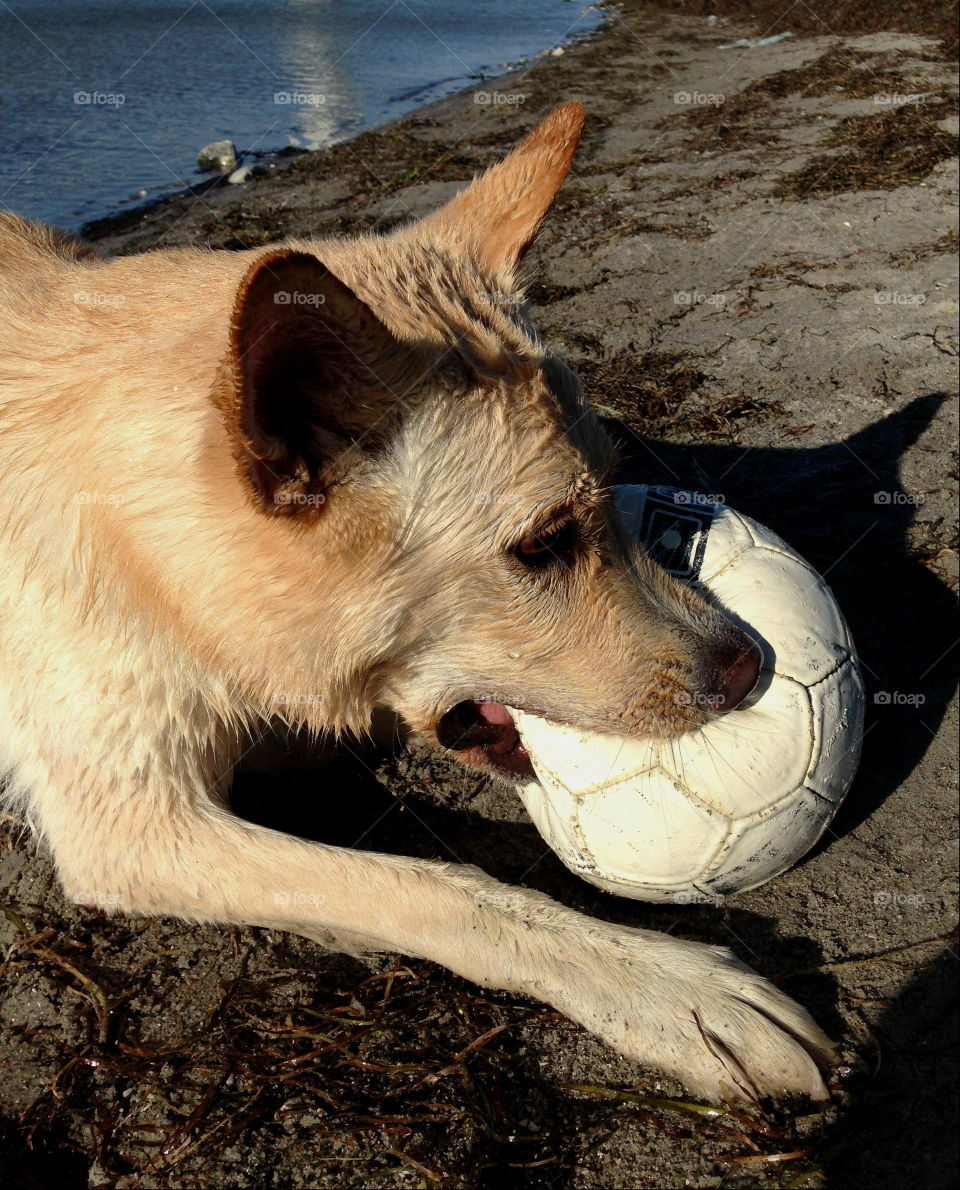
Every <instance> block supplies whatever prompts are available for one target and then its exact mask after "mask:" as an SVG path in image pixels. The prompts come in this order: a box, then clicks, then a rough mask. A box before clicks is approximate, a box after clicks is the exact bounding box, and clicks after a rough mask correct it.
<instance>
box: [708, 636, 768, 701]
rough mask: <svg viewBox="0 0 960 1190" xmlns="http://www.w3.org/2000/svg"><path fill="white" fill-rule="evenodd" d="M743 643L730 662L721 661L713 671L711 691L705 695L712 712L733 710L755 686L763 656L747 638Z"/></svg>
mask: <svg viewBox="0 0 960 1190" xmlns="http://www.w3.org/2000/svg"><path fill="white" fill-rule="evenodd" d="M744 642H745V644H744V647H743V648H742V649H740V650H739V652H737V653H736V654H735V656H734V657H733V659H732V660H731V661H722V662H721V663H720V664H719V665H718V666H717V668H716V670H715V680H714V681H713V682H712V683H711V686H712V690H711V693H710V694H708V695H707V702H708V703H709V704H710V707H711V709H712V710H714V711H718V712H720V713H724V712H726V711H732V710H734V709H735V708H736V707H738V706H739V705H740V704H741V703H742V702H743V700H744V699H745V698H746V697H747V695H748V694H750V692H751V691H752V690H753V688H754V687H755V686H756V684H757V680H758V678H759V677H760V666H761V665H762V664H763V654H762V653H761V652H760V649H759V647H758V646H757V645H756V643H755V642H754V641H752V640H750V639H749V637H744Z"/></svg>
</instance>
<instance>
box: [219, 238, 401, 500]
mask: <svg viewBox="0 0 960 1190" xmlns="http://www.w3.org/2000/svg"><path fill="white" fill-rule="evenodd" d="M403 354H404V353H401V352H399V351H398V350H397V344H396V342H395V340H394V339H393V337H392V336H391V334H390V332H389V331H388V330H387V329H386V327H385V326H384V325H383V323H382V322H381V321H380V320H379V319H378V318H377V317H376V315H375V314H374V313H373V311H372V310H371V309H370V307H369V306H367V305H366V303H365V302H363V301H361V300H360V298H358V297H357V295H356V294H355V293H354V292H353V291H352V290H351V289H350V288H349V287H348V286H346V285H344V284H343V282H342V281H340V280H338V279H337V278H336V277H335V276H334V275H333V274H332V273H331V272H330V271H329V269H327V268H326V266H325V265H323V264H322V263H321V262H320V261H319V260H318V259H317V258H316V257H315V256H311V255H309V254H308V253H305V252H295V251H292V250H290V249H280V250H277V251H275V252H271V253H269V254H268V255H265V256H262V257H260V259H259V260H257V261H256V262H255V263H254V264H253V265H252V266H251V267H250V269H249V270H248V272H247V274H246V276H245V277H244V278H243V281H242V282H241V284H240V288H239V290H238V292H237V298H236V302H235V305H234V310H233V317H232V320H231V325H230V351H229V355H228V358H227V360H226V362H225V365H224V367H223V368H222V369H221V372H220V375H219V376H218V381H217V386H216V389H215V392H214V399H215V403H216V404H217V406H218V408H219V409H220V412H221V414H222V415H223V419H224V424H225V426H226V429H227V432H228V434H229V435H230V439H231V444H232V448H233V455H234V459H235V461H236V463H237V467H238V469H239V472H240V475H241V477H242V478H243V480H244V482H245V484H246V486H247V488H248V494H249V495H250V497H251V499H252V500H253V502H254V503H255V505H256V506H257V507H258V508H260V509H261V511H263V512H265V513H268V514H271V515H275V516H286V517H294V518H297V519H299V520H310V519H313V518H315V517H316V516H318V515H319V513H320V512H321V510H322V508H323V506H324V504H325V503H326V500H327V496H328V493H329V491H330V488H331V487H332V486H333V485H334V484H336V483H337V482H338V481H340V480H341V479H342V478H343V477H344V475H345V474H346V473H347V471H349V470H350V469H351V468H352V467H353V466H355V465H356V464H357V463H358V462H360V461H362V459H363V458H364V457H365V456H366V455H367V454H368V452H370V451H371V450H374V449H376V447H377V446H378V445H380V444H381V443H382V442H383V441H384V439H385V436H386V434H387V433H388V431H389V429H390V427H391V426H392V422H393V419H392V418H391V408H396V407H397V406H399V405H400V399H399V398H400V395H401V394H400V392H399V386H402V385H403V383H404V378H403V376H402V375H401V374H400V372H399V363H398V361H399V359H400V358H401V356H402V355H403ZM407 354H409V353H407ZM394 386H398V387H394Z"/></svg>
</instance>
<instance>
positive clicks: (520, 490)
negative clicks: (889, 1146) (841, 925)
mask: <svg viewBox="0 0 960 1190" xmlns="http://www.w3.org/2000/svg"><path fill="white" fill-rule="evenodd" d="M582 123H583V110H582V108H581V107H580V105H579V104H575V103H570V104H566V105H565V106H563V107H561V108H559V109H557V110H556V111H555V112H553V114H552V115H550V116H549V117H548V118H547V119H545V120H544V121H543V122H542V123H541V124H540V125H539V126H538V127H537V128H536V129H535V130H534V131H533V132H532V133H530V135H529V136H527V138H526V139H525V140H524V141H523V142H522V143H521V144H520V145H519V146H518V147H517V148H515V149H514V150H513V152H511V153H510V154H509V155H508V156H507V157H506V158H505V159H504V160H502V161H501V162H499V163H498V164H496V165H494V166H493V167H492V168H490V169H489V170H488V171H487V172H486V173H484V174H482V175H481V176H479V177H478V178H476V179H475V180H474V181H473V182H472V183H471V184H470V185H469V186H468V187H467V188H465V189H463V190H462V191H461V192H460V193H458V194H457V195H456V196H455V197H454V198H453V199H452V200H451V201H450V202H448V203H447V205H446V206H444V207H442V208H441V209H440V210H438V211H436V212H435V213H433V214H431V215H429V216H427V217H426V218H424V219H422V220H421V221H420V222H418V223H415V224H412V225H409V226H405V227H403V228H401V229H399V230H396V231H393V232H391V233H389V234H386V235H366V236H362V237H360V238H357V239H349V240H291V241H287V242H284V243H282V244H279V245H274V246H271V247H266V248H256V249H252V250H249V251H240V252H217V251H210V250H205V249H185V250H159V251H152V252H147V253H145V254H143V255H139V256H130V257H123V258H119V259H114V260H109V259H106V258H104V257H102V256H100V255H99V254H97V253H96V252H95V251H93V250H92V249H91V248H89V247H86V246H84V245H83V244H81V243H79V242H78V241H76V240H73V239H71V238H70V237H69V236H68V235H66V234H65V233H63V232H59V231H56V230H54V229H51V228H48V227H44V226H40V225H36V224H32V223H29V222H27V221H25V220H22V219H19V218H17V217H16V216H13V215H5V216H3V217H2V221H0V320H2V325H3V331H2V344H3V346H2V349H0V409H2V415H0V485H2V490H3V501H2V509H3V514H2V525H0V557H2V563H0V603H2V616H0V723H2V729H0V738H2V761H3V767H4V770H5V772H6V774H7V778H6V786H7V793H6V796H7V798H8V799H10V801H11V803H12V805H13V806H14V808H15V810H16V812H17V813H19V814H21V815H22V816H23V817H24V818H25V819H26V820H27V821H28V822H29V823H30V825H31V826H32V827H33V828H34V829H35V831H36V833H37V834H38V836H40V837H41V838H42V840H43V841H44V842H45V844H46V845H47V846H48V847H49V849H50V851H51V853H52V855H53V858H54V860H55V863H56V867H57V871H58V874H59V878H60V880H61V882H62V885H63V888H64V890H65V893H66V895H67V896H68V897H70V898H71V899H73V900H74V901H76V902H78V903H81V904H87V905H92V906H97V907H99V908H101V909H103V910H109V911H112V912H117V911H120V912H124V913H128V914H134V915H143V914H166V915H172V916H176V917H180V918H184V919H187V920H191V921H203V922H224V923H241V924H250V925H257V926H264V927H269V928H271V929H280V930H290V931H294V932H297V933H299V934H302V935H305V936H306V937H308V938H311V939H314V940H316V941H317V942H319V943H321V944H323V945H324V946H326V947H331V948H337V949H341V950H345V951H348V952H353V953H369V952H377V951H400V952H403V953H405V954H407V955H411V956H416V957H421V958H424V959H429V960H432V961H433V962H436V963H441V964H443V965H445V966H446V967H448V968H449V969H450V970H452V971H454V972H456V973H458V974H459V975H461V976H463V977H465V978H466V979H469V980H472V981H474V982H475V983H478V984H481V985H484V986H487V987H494V988H500V989H506V990H509V991H511V992H513V993H517V994H521V995H524V996H528V997H533V998H538V999H540V1000H542V1001H545V1002H547V1003H548V1004H551V1005H553V1006H554V1007H555V1008H556V1009H558V1010H560V1011H561V1012H563V1013H565V1014H566V1015H567V1016H569V1017H571V1018H572V1019H573V1020H574V1021H577V1022H579V1023H580V1024H581V1025H582V1026H584V1027H585V1028H587V1029H588V1030H591V1031H592V1032H593V1033H595V1034H596V1035H598V1036H599V1037H600V1038H602V1039H603V1040H604V1041H605V1042H607V1043H608V1044H609V1045H610V1046H612V1047H614V1048H615V1049H617V1050H619V1051H620V1052H621V1053H623V1054H626V1055H628V1056H630V1057H631V1058H634V1059H637V1060H639V1061H641V1062H643V1063H646V1064H648V1065H651V1066H654V1067H658V1068H660V1069H661V1070H663V1071H665V1072H666V1073H668V1074H670V1075H673V1076H675V1077H677V1078H679V1079H680V1080H682V1082H683V1083H684V1084H686V1086H687V1087H688V1088H689V1089H690V1091H691V1092H693V1093H695V1094H698V1095H701V1096H704V1097H708V1098H711V1099H716V1098H717V1097H718V1096H721V1095H722V1094H723V1093H724V1088H726V1087H729V1088H731V1089H732V1091H733V1093H735V1094H739V1095H741V1096H744V1097H748V1098H749V1097H751V1096H753V1097H755V1096H757V1095H760V1094H779V1093H792V1094H804V1095H807V1096H811V1097H814V1098H822V1097H823V1096H825V1095H826V1090H825V1086H824V1082H823V1078H822V1074H821V1067H822V1066H825V1065H827V1064H829V1063H830V1061H831V1060H832V1058H833V1052H832V1048H831V1044H830V1042H829V1040H828V1039H827V1037H826V1036H825V1035H824V1034H823V1033H822V1032H821V1030H820V1029H819V1028H818V1027H817V1025H816V1024H815V1023H814V1022H813V1020H812V1019H811V1018H810V1016H809V1015H808V1014H807V1013H806V1011H805V1010H804V1009H803V1008H801V1007H800V1006H799V1005H797V1004H795V1003H794V1002H793V1001H791V1000H790V999H788V998H787V997H786V996H785V995H783V994H782V993H781V992H779V991H778V990H777V989H775V988H774V987H773V986H772V985H771V984H769V983H768V982H766V981H765V980H764V979H762V978H761V977H760V976H759V975H758V974H756V973H755V972H753V971H752V970H750V969H749V968H748V967H745V966H744V965H742V964H741V963H740V962H739V961H738V960H737V959H735V958H734V956H733V955H731V954H730V953H729V952H728V951H726V950H723V949H720V948H716V947H709V946H704V945H701V944H698V943H694V942H687V941H680V940H677V939H675V938H672V937H668V936H666V935H662V934H658V933H654V932H648V931H643V930H638V929H629V928H625V927H621V926H618V925H613V924H610V923H607V922H604V921H600V920H595V919H591V918H588V917H586V916H584V915H582V914H579V913H576V912H574V911H572V910H570V909H568V908H565V907H564V906H562V905H560V904H557V903H555V902H553V901H551V900H549V899H548V898H547V897H545V896H543V895H541V894H539V893H536V892H533V891H529V890H527V889H524V888H514V887H509V886H506V885H503V884H500V883H498V882H496V881H495V880H494V879H492V878H491V877H489V876H488V875H486V874H485V873H483V872H482V871H480V870H478V869H476V868H473V867H467V866H458V865H452V864H448V863H441V862H428V861H425V860H416V859H409V858H400V857H396V856H391V855H379V854H373V853H366V852H362V851H357V850H351V849H347V848H340V847H333V846H327V845H325V844H323V843H320V842H308V841H304V840H301V839H298V838H294V837H290V836H287V835H284V834H282V833H279V832H276V831H272V830H269V829H266V828H262V827H260V826H256V825H252V824H250V823H248V822H245V821H243V820H241V819H239V818H237V817H235V816H234V815H232V814H231V812H230V809H229V804H228V793H229V787H230V779H231V774H232V773H233V771H234V769H235V767H236V766H237V764H238V762H239V761H240V759H241V757H242V756H243V754H244V751H245V749H246V748H247V746H248V743H249V740H250V739H251V738H252V737H253V736H254V735H255V734H256V733H257V731H258V730H259V729H260V727H261V726H262V725H263V724H265V723H269V722H275V721H276V720H277V718H278V717H279V718H280V719H283V720H285V721H287V722H289V723H291V724H294V725H296V726H298V727H300V728H303V729H305V730H307V731H308V732H313V733H316V734H317V735H319V734H320V733H324V732H334V733H342V732H347V731H350V732H361V733H362V732H363V731H364V730H365V728H366V727H367V725H368V724H369V722H370V719H371V715H372V713H373V712H374V710H375V709H376V708H380V707H387V708H391V709H392V711H393V712H395V713H396V714H398V715H399V716H401V717H402V719H403V720H404V721H405V722H406V723H407V724H408V725H410V727H411V728H412V729H414V730H416V731H418V732H420V733H422V734H423V735H424V736H425V737H426V738H427V739H428V740H430V741H432V742H433V743H435V744H437V745H438V746H441V747H446V748H447V749H449V750H451V751H452V754H453V755H454V756H456V757H457V758H459V759H460V760H461V761H462V762H464V763H465V764H468V765H474V766H479V767H481V768H483V769H485V770H487V771H488V772H491V773H493V774H494V775H496V776H499V777H501V778H504V779H506V780H508V781H509V780H512V779H516V778H517V776H518V775H520V774H527V773H529V772H530V771H531V769H530V761H529V758H528V757H527V756H526V754H525V752H524V750H523V747H522V744H521V742H520V740H519V736H518V734H517V732H516V729H515V728H514V726H513V724H512V721H511V718H510V714H509V711H508V710H507V709H506V708H507V707H510V706H512V707H519V708H523V709H526V710H529V711H532V712H535V713H536V714H538V715H541V716H545V717H547V718H550V719H553V720H556V721H558V722H562V723H567V724H570V725H573V726H575V727H578V728H584V729H590V730H593V731H607V732H616V733H621V734H627V735H634V736H657V737H661V738H670V737H674V736H677V735H679V734H681V733H683V732H685V731H689V730H691V729H694V728H696V727H698V726H700V725H702V723H703V722H705V721H706V719H707V718H708V717H710V716H712V715H715V714H718V713H720V710H721V708H729V707H731V706H734V705H736V703H737V702H738V701H739V700H740V699H741V698H742V697H743V696H744V694H746V693H747V691H749V689H750V688H751V687H752V685H753V683H754V681H755V679H756V676H757V664H758V662H757V657H756V647H755V645H753V643H752V642H751V641H750V640H749V639H748V638H746V637H745V636H744V635H743V634H742V632H740V630H739V629H737V628H736V627H735V626H734V625H733V624H732V623H730V622H729V621H728V620H727V619H726V618H725V617H724V616H723V615H722V614H721V613H720V612H719V611H718V610H717V609H716V608H714V607H713V606H711V605H709V604H708V603H707V602H705V601H704V599H703V598H701V596H700V595H699V594H697V593H696V592H695V591H693V590H691V589H690V588H688V587H685V586H683V585H681V584H680V583H678V582H677V581H675V580H674V579H672V578H671V577H670V576H668V575H667V574H666V572H664V571H663V570H661V569H660V568H659V567H658V566H656V565H655V564H654V563H653V562H652V561H651V560H650V559H648V558H647V557H646V556H645V555H644V554H643V553H642V552H641V551H640V550H639V549H638V547H637V546H636V545H635V544H634V543H633V541H632V540H631V539H630V537H629V535H628V534H627V532H626V529H625V527H624V525H623V523H622V522H621V521H620V519H619V516H618V514H617V512H616V511H615V509H614V506H613V501H612V497H611V491H610V479H611V475H612V469H613V467H614V465H615V454H614V450H613V447H612V445H611V443H610V440H609V439H608V437H607V435H606V433H605V431H604V430H603V429H602V428H601V426H600V424H599V422H598V420H597V418H596V417H595V416H594V414H593V413H592V412H591V410H590V406H589V405H588V404H587V402H586V400H585V398H584V396H583V394H582V393H581V390H580V387H579V384H578V382H577V380H576V378H575V376H574V375H573V373H572V372H571V371H570V370H569V369H568V368H567V367H566V366H565V365H564V364H563V363H562V361H561V360H560V359H559V358H557V356H556V355H555V354H554V353H553V352H551V351H550V350H549V349H548V348H547V347H545V346H544V345H543V343H541V342H540V341H539V340H538V339H537V337H536V334H535V332H534V330H533V328H532V326H531V324H530V321H529V316H528V312H527V309H526V307H525V305H524V303H523V300H522V286H521V274H520V268H521V261H522V258H523V255H524V253H525V251H526V250H527V248H528V247H529V245H530V244H531V242H532V241H533V239H534V237H535V235H536V234H537V231H538V229H539V227H540V224H541V221H542V220H543V218H544V216H545V214H546V212H547V210H548V208H549V207H550V205H551V203H552V201H553V199H554V197H555V195H556V193H557V191H558V189H559V187H560V185H561V183H562V181H563V179H564V177H565V175H566V174H567V172H568V170H569V168H570V164H571V160H572V157H573V153H574V149H575V147H576V144H577V141H578V139H579V135H580V130H581V127H582ZM491 493H492V494H493V495H490V494H491ZM478 494H487V495H484V496H482V497H481V496H479V495H478ZM481 692H482V693H481ZM678 695H683V697H678ZM277 890H283V894H284V895H278V891H277Z"/></svg>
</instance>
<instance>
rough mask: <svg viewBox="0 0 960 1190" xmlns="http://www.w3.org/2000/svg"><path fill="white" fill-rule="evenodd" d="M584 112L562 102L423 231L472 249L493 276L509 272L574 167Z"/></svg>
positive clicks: (431, 218)
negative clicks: (561, 105) (561, 104)
mask: <svg viewBox="0 0 960 1190" xmlns="http://www.w3.org/2000/svg"><path fill="white" fill-rule="evenodd" d="M583 116H584V113H583V105H582V104H579V103H565V104H564V105H563V107H558V108H557V109H556V111H554V112H551V114H550V115H549V116H547V118H546V119H545V120H544V121H542V123H540V124H538V125H537V127H536V128H534V130H533V131H532V132H531V133H530V135H529V136H528V137H527V138H526V140H524V141H521V143H520V144H519V145H517V147H516V148H515V149H514V150H513V152H512V153H510V154H509V155H508V156H507V157H505V158H504V159H503V161H501V162H499V163H498V164H497V165H494V166H493V167H492V168H491V169H488V170H487V172H486V173H485V174H481V176H480V177H479V178H476V179H475V180H474V181H473V182H472V183H471V184H470V185H469V186H468V187H467V188H466V190H461V191H460V193H459V194H457V195H456V196H455V197H454V198H453V199H451V200H450V202H448V203H447V205H446V206H444V207H441V208H440V210H439V211H435V212H434V213H433V214H432V215H428V216H427V217H426V218H425V219H423V220H422V221H421V223H420V224H419V227H418V231H419V232H420V233H427V234H428V235H430V236H431V237H436V238H442V239H443V240H444V241H446V242H451V243H453V244H454V245H456V246H457V247H459V248H461V249H463V250H466V251H468V252H470V253H471V255H472V256H473V257H474V259H475V260H476V261H477V263H478V264H479V265H480V267H481V268H483V269H484V270H485V271H486V272H488V273H490V274H491V275H493V276H496V275H497V274H502V273H509V272H510V271H511V270H512V269H513V268H514V267H515V266H516V264H517V263H518V261H519V260H520V258H521V257H522V256H523V254H524V252H526V250H527V248H529V246H530V244H531V243H532V242H533V240H534V238H535V237H536V234H537V231H538V230H539V228H540V224H541V223H542V222H543V217H544V215H546V213H547V211H548V210H549V209H550V206H551V204H552V203H553V200H554V198H556V195H557V191H558V190H559V189H560V186H561V183H562V182H563V179H564V178H565V177H566V176H567V174H568V172H569V171H570V164H571V162H572V161H573V154H574V152H575V150H576V147H577V143H578V142H579V140H580V133H581V130H582V129H583Z"/></svg>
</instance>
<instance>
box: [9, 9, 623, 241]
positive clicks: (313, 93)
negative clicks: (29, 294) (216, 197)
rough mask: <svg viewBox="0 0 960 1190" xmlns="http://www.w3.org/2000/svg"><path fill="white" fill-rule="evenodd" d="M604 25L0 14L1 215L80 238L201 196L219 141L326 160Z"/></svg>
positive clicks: (138, 12) (548, 14)
mask: <svg viewBox="0 0 960 1190" xmlns="http://www.w3.org/2000/svg"><path fill="white" fill-rule="evenodd" d="M600 19H601V18H600V15H599V13H598V12H597V10H596V9H595V8H594V7H592V6H591V5H589V4H588V3H587V2H586V0H484V3H483V4H478V3H476V2H475V0H474V2H469V0H379V2H374V0H192V2H191V0H182V2H178V3H172V2H170V0H3V2H2V3H0V128H2V143H0V206H2V207H6V208H8V209H12V210H14V211H17V212H18V213H20V214H23V215H28V216H30V217H31V218H35V219H43V220H47V221H49V222H52V223H58V224H60V225H61V226H64V227H70V228H76V227H79V226H80V225H81V224H82V223H83V222H84V221H85V220H87V219H92V218H97V217H99V216H101V215H104V214H109V213H111V211H116V210H118V209H123V208H124V207H126V206H129V205H132V204H134V203H137V202H143V201H144V200H145V199H146V198H148V197H155V196H158V195H160V194H163V193H165V192H169V191H171V190H172V189H175V188H177V187H178V186H182V185H183V184H186V183H192V182H196V181H198V180H199V179H200V178H201V177H202V176H203V175H200V174H199V173H198V172H197V169H196V154H197V150H198V149H200V148H202V147H203V146H204V145H206V144H208V143H209V142H211V141H217V140H223V139H227V140H232V141H234V143H235V144H236V146H237V148H238V150H240V151H241V152H243V153H247V154H251V153H266V152H271V151H276V150H278V149H281V148H283V147H284V146H286V145H299V146H301V147H303V148H320V147H323V146H324V145H328V144H332V143H333V142H335V141H337V140H342V139H344V138H345V137H348V136H351V135H353V134H355V133H357V132H359V131H362V130H363V129H365V128H369V127H371V126H372V125H375V124H378V123H382V122H383V121H385V120H388V119H392V118H394V117H396V116H399V115H402V114H404V113H405V112H407V111H409V110H411V109H412V108H414V107H417V106H419V105H421V104H423V103H425V102H427V101H428V100H430V99H435V98H438V97H440V96H442V95H445V94H449V93H450V92H452V91H455V90H458V89H460V88H462V87H465V86H468V85H469V84H470V83H471V81H475V80H482V79H485V78H489V77H490V76H491V75H495V74H497V73H499V72H500V71H502V70H503V69H504V68H505V67H506V66H508V65H512V64H514V63H517V62H519V61H521V60H523V59H531V58H533V57H534V56H536V55H537V54H539V53H542V52H543V51H544V50H547V49H550V48H552V47H554V46H556V45H558V44H560V43H562V42H564V41H568V40H570V39H572V38H575V37H577V36H580V35H583V34H585V33H588V32H590V31H591V30H593V29H595V28H596V27H597V26H598V25H599V23H600ZM248 160H249V158H248Z"/></svg>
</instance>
